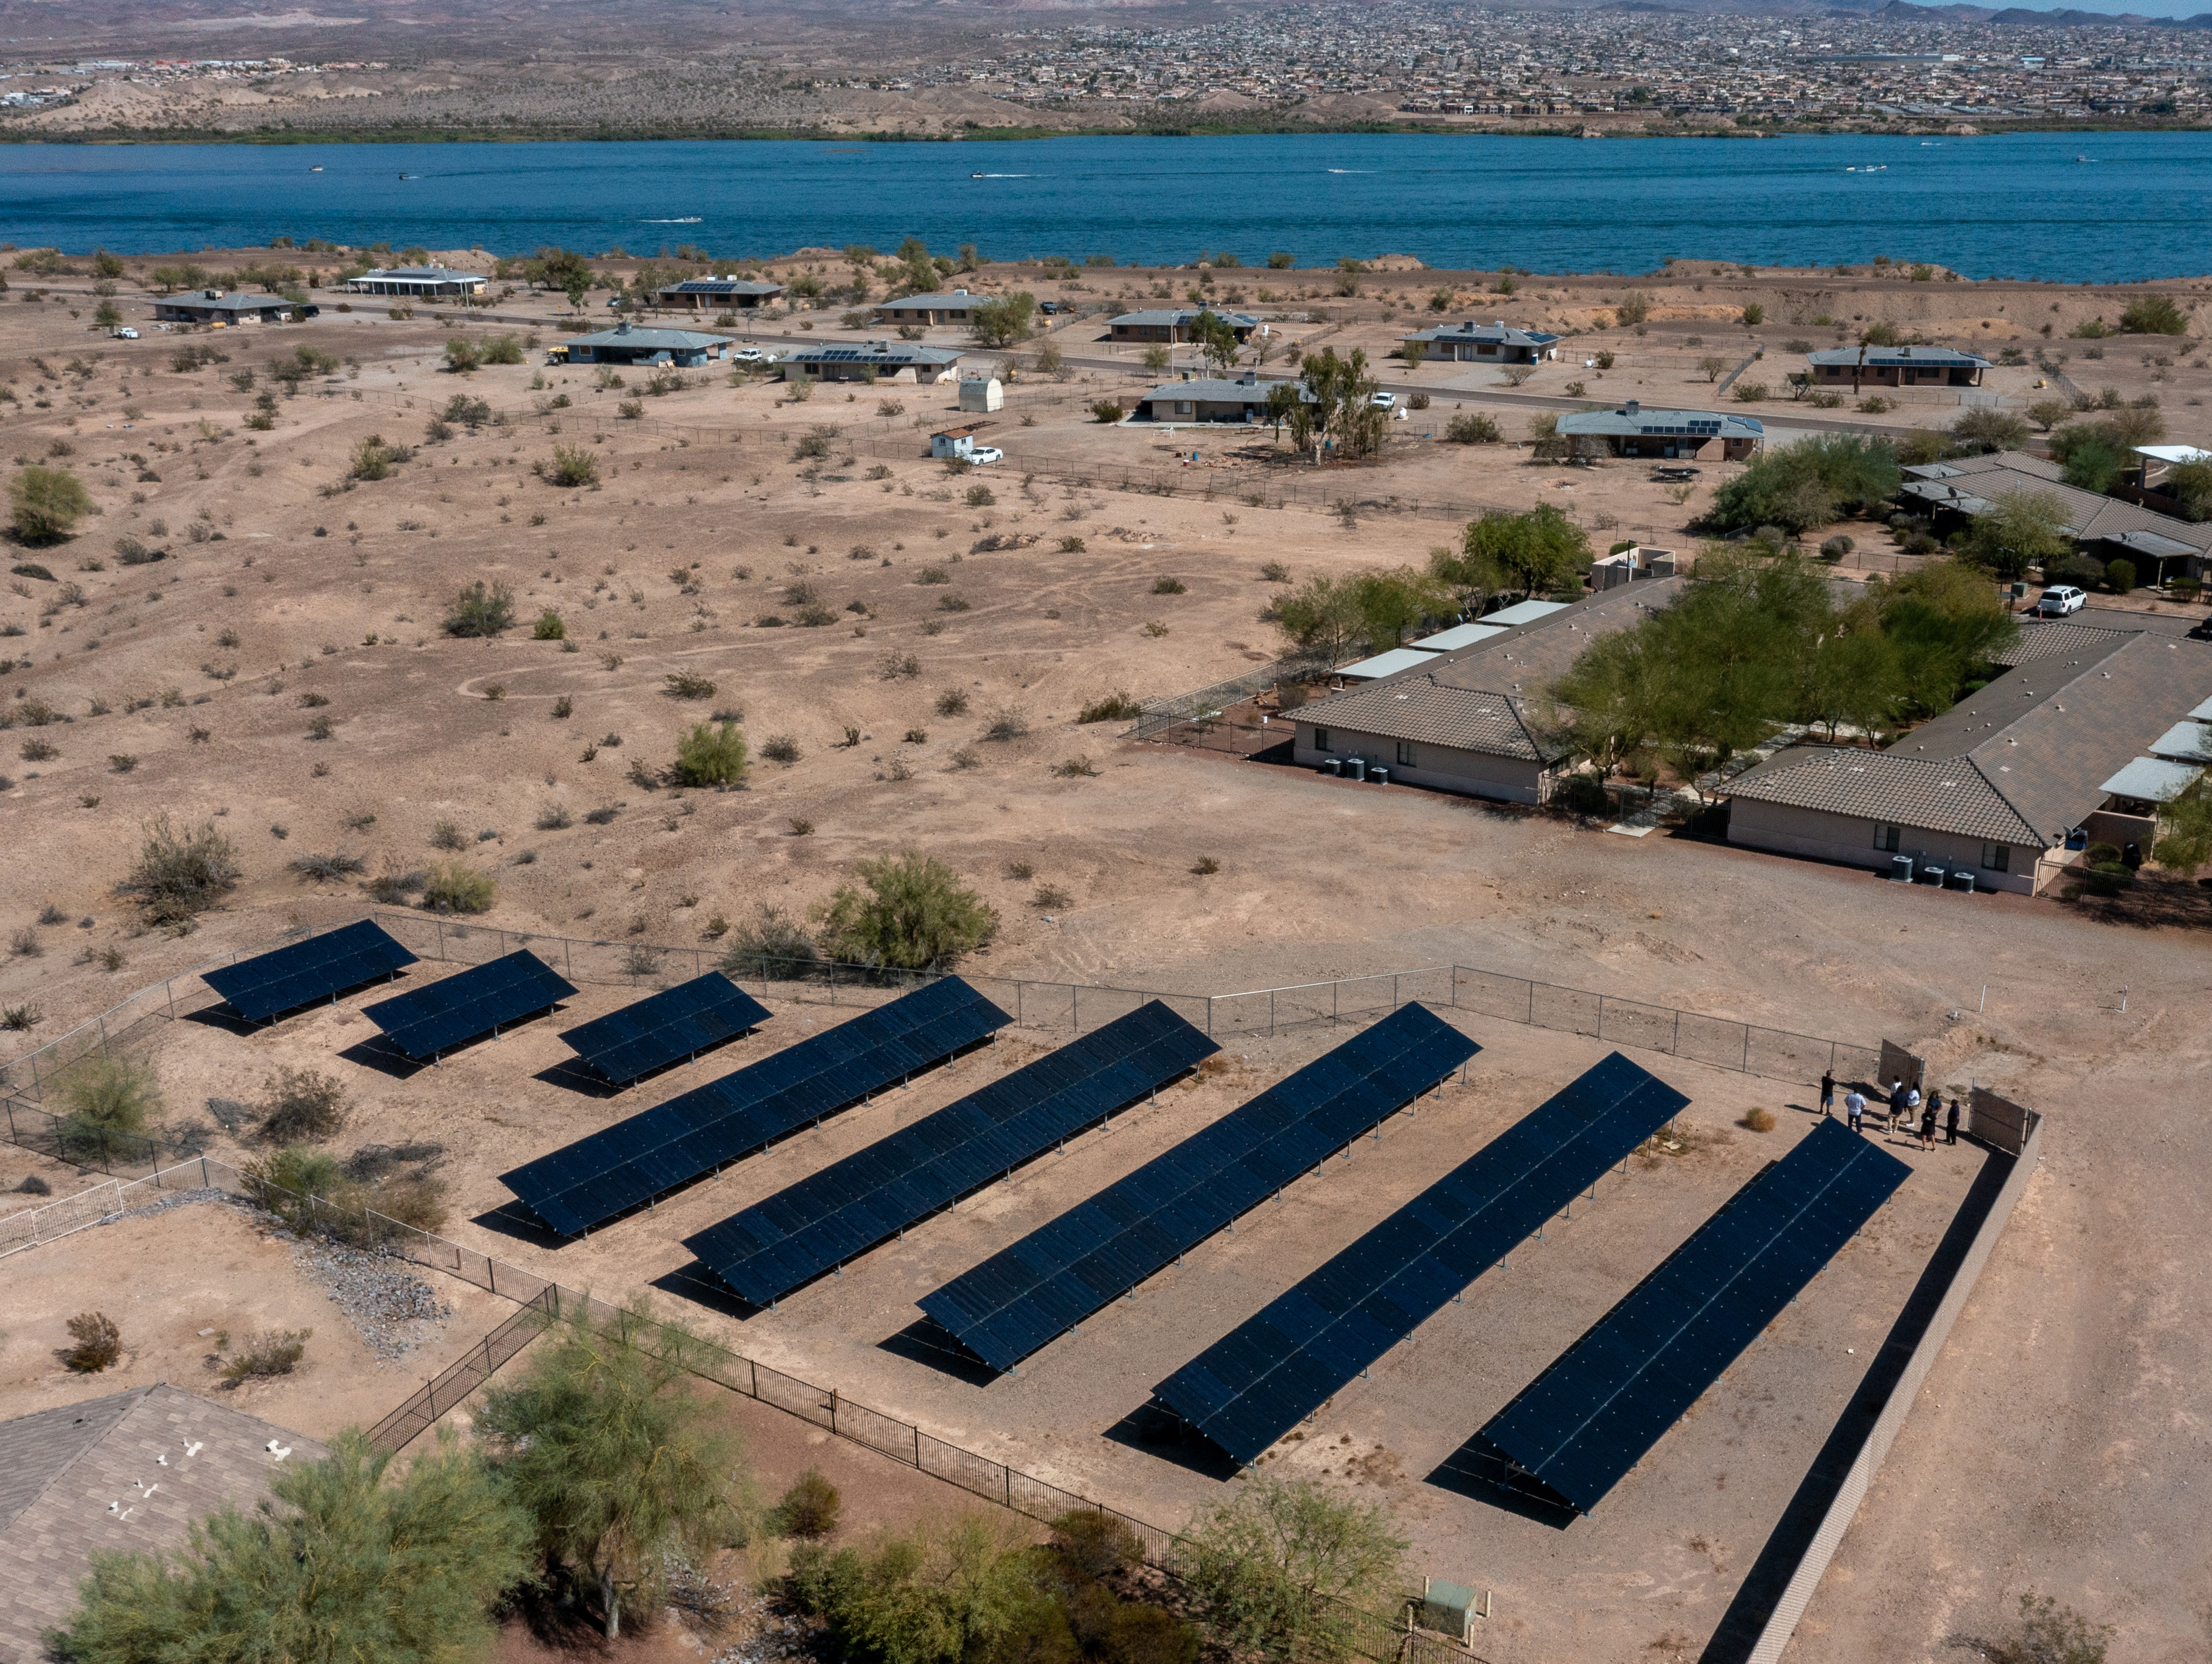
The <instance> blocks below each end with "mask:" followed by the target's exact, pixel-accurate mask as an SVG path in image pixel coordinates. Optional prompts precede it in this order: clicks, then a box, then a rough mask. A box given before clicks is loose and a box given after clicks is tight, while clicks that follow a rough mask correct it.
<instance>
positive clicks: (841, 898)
mask: <svg viewBox="0 0 2212 1664" xmlns="http://www.w3.org/2000/svg"><path fill="white" fill-rule="evenodd" d="M857 871H858V874H859V877H860V884H844V885H841V886H840V887H839V888H838V890H836V893H835V894H834V895H833V896H831V897H830V898H829V903H828V905H827V907H826V908H824V909H823V920H822V926H823V927H822V937H821V939H822V943H823V946H824V947H825V948H827V949H828V950H829V952H830V954H831V955H832V956H834V957H836V958H839V959H847V960H856V961H859V962H860V963H866V964H879V965H889V966H893V967H896V969H901V970H932V969H937V968H938V967H939V966H941V965H943V964H945V963H947V962H948V961H951V960H952V959H955V958H957V957H958V956H960V955H962V954H963V953H970V952H973V951H974V950H975V949H977V948H979V947H981V946H982V945H983V944H985V943H986V942H987V941H989V940H990V939H991V938H992V936H993V935H994V933H995V932H997V930H998V926H999V915H998V914H996V913H994V911H992V909H991V908H989V907H988V906H987V905H986V904H985V902H984V901H983V899H982V897H981V896H978V895H976V893H975V891H974V890H969V888H968V887H967V886H965V885H964V884H962V883H961V882H960V880H959V878H958V877H957V875H956V874H955V873H954V872H953V871H952V869H951V867H949V866H947V865H945V864H944V863H943V862H942V861H939V860H938V859H936V858H935V857H933V856H925V855H921V854H919V853H915V852H914V851H912V850H909V851H908V852H907V853H904V854H902V855H899V856H897V857H895V858H893V857H886V858H884V859H879V860H867V861H862V862H861V863H860V865H859V867H858V869H857Z"/></svg>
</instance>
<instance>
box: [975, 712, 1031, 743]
mask: <svg viewBox="0 0 2212 1664" xmlns="http://www.w3.org/2000/svg"><path fill="white" fill-rule="evenodd" d="M1029 731H1030V720H1029V716H1028V714H1027V713H1026V712H1024V710H1023V709H1022V708H1020V707H1019V706H1018V705H1002V706H1000V708H998V709H997V710H996V711H995V712H994V713H993V714H992V716H991V720H990V721H989V723H988V724H987V725H986V726H985V727H984V729H983V738H986V739H995V740H1000V741H1005V740H1010V739H1022V738H1027V736H1028V734H1029Z"/></svg>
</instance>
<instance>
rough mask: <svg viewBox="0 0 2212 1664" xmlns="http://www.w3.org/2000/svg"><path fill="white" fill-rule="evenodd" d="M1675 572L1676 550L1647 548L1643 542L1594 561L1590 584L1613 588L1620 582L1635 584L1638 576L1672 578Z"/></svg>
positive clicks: (1602, 587) (1595, 587)
mask: <svg viewBox="0 0 2212 1664" xmlns="http://www.w3.org/2000/svg"><path fill="white" fill-rule="evenodd" d="M1673 576H1674V550H1671V549H1647V548H1645V547H1644V545H1643V544H1630V545H1629V546H1628V547H1627V548H1626V549H1624V550H1619V551H1618V552H1616V553H1614V554H1611V555H1607V556H1604V557H1603V558H1602V559H1600V560H1595V561H1593V562H1590V573H1589V578H1590V587H1591V588H1592V589H1611V588H1613V587H1614V586H1616V585H1619V584H1632V583H1634V582H1635V581H1636V580H1638V578H1671V577H1673Z"/></svg>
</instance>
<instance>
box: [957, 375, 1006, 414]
mask: <svg viewBox="0 0 2212 1664" xmlns="http://www.w3.org/2000/svg"><path fill="white" fill-rule="evenodd" d="M960 408H961V409H962V410H974V411H977V412H981V413H986V414H987V413H988V412H990V411H992V410H1004V409H1006V389H1005V388H1004V387H1003V386H1000V384H999V378H998V377H997V376H995V375H991V376H978V375H971V376H963V377H962V378H961V380H960Z"/></svg>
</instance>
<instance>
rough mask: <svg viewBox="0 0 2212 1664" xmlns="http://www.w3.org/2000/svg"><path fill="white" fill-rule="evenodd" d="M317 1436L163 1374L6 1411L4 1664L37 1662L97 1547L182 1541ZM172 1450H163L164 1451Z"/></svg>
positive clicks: (0, 1508) (0, 1662) (66, 1614)
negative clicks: (101, 1392)
mask: <svg viewBox="0 0 2212 1664" xmlns="http://www.w3.org/2000/svg"><path fill="white" fill-rule="evenodd" d="M271 1440H274V1441H275V1442H276V1445H277V1447H278V1448H281V1449H283V1450H285V1451H287V1452H289V1454H287V1455H286V1456H284V1457H283V1458H282V1459H281V1460H282V1461H286V1462H289V1463H294V1464H297V1463H302V1462H311V1461H319V1460H320V1459H321V1458H322V1456H323V1455H324V1454H325V1450H324V1448H323V1447H322V1446H321V1445H319V1444H317V1443H316V1442H314V1441H313V1440H312V1439H307V1438H302V1437H301V1436H299V1435H298V1434H296V1433H294V1432H291V1431H289V1430H287V1429H285V1428H282V1427H278V1426H276V1425H274V1424H270V1423H269V1422H265V1421H263V1420H261V1419H260V1418H258V1417H257V1416H249V1415H246V1414H244V1413H242V1412H240V1411H237V1410H234V1409H231V1408H230V1407H229V1406H227V1405H222V1404H217V1403H216V1402H214V1401H213V1400H210V1399H204V1398H202V1397H201V1396H200V1395H199V1394H197V1393H188V1392H186V1391H185V1390H184V1389H183V1388H178V1387H171V1386H168V1385H167V1384H163V1385H161V1386H156V1387H138V1388H132V1389H131V1391H129V1392H125V1393H113V1394H109V1395H108V1396H107V1397H106V1398H95V1399H87V1400H82V1401H81V1402H79V1403H76V1404H64V1405H61V1406H58V1407H56V1408H54V1409H51V1410H40V1411H35V1412H33V1413H32V1414H30V1415H27V1416H18V1417H17V1418H15V1420H13V1421H8V1422H0V1664H39V1661H41V1660H43V1659H44V1658H45V1657H46V1649H45V1647H44V1646H43V1644H42V1643H40V1635H41V1633H42V1632H43V1631H46V1630H48V1629H53V1628H58V1627H60V1626H61V1625H65V1624H67V1623H68V1622H69V1620H70V1617H71V1615H72V1614H74V1613H75V1612H76V1606H77V1585H78V1584H79V1583H80V1582H82V1581H83V1579H84V1578H85V1576H87V1575H88V1573H89V1571H90V1570H91V1565H92V1557H93V1556H94V1554H96V1553H117V1552H132V1551H137V1552H153V1551H156V1550H174V1549H177V1548H179V1547H182V1546H184V1543H185V1538H186V1533H187V1531H188V1528H189V1527H190V1526H191V1522H192V1521H195V1520H197V1519H200V1518H202V1517H204V1516H205V1515H209V1514H212V1513H214V1512H216V1510H217V1509H221V1508H222V1507H223V1506H224V1505H225V1504H226V1503H230V1504H235V1505H236V1506H237V1507H239V1508H240V1509H250V1508H252V1506H253V1505H254V1503H258V1502H259V1501H260V1500H261V1499H262V1498H263V1497H265V1496H266V1495H267V1494H268V1490H269V1478H270V1473H272V1472H274V1471H275V1469H276V1467H277V1465H278V1462H279V1461H280V1459H279V1458H278V1457H276V1455H274V1454H272V1453H271V1452H270V1449H269V1448H268V1446H269V1444H270V1441H271ZM164 1458H166V1459H167V1460H166V1461H164V1460H163V1459H164Z"/></svg>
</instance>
